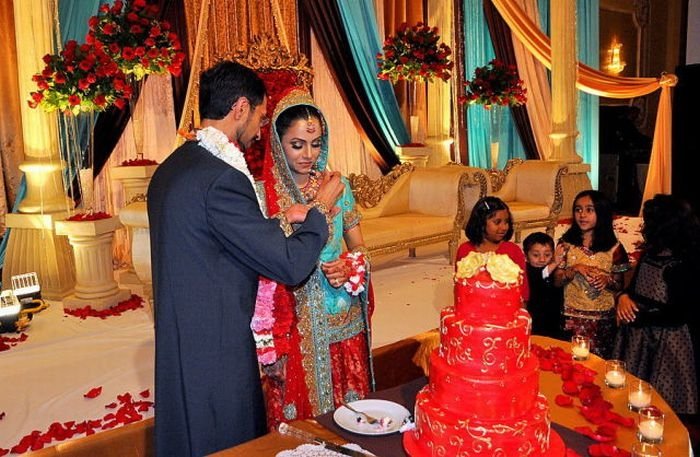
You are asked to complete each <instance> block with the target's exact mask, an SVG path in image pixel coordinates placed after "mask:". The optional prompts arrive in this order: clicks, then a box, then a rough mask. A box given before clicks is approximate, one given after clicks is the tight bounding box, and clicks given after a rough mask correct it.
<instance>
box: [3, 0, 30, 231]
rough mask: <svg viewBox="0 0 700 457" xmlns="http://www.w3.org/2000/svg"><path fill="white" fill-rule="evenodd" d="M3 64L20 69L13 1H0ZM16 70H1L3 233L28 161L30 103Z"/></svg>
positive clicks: (6, 66) (9, 67)
mask: <svg viewBox="0 0 700 457" xmlns="http://www.w3.org/2000/svg"><path fill="white" fill-rule="evenodd" d="M0 67H2V68H5V69H14V68H17V46H16V45H15V20H14V7H13V4H12V2H11V1H10V2H0ZM17 78H18V76H17V72H16V71H2V72H0V105H1V106H2V107H3V109H2V111H0V169H1V170H2V177H3V179H0V236H2V234H3V233H4V232H5V214H7V213H8V212H9V211H11V210H12V205H13V203H14V201H15V197H16V195H17V190H18V188H19V184H20V180H21V178H22V172H21V171H20V170H19V164H20V163H21V162H22V161H23V160H24V143H23V141H22V116H21V114H20V105H21V104H22V103H26V102H25V101H24V100H22V99H21V97H20V93H19V82H18V80H17Z"/></svg>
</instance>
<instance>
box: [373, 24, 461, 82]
mask: <svg viewBox="0 0 700 457" xmlns="http://www.w3.org/2000/svg"><path fill="white" fill-rule="evenodd" d="M438 41H440V35H438V29H437V27H432V28H431V27H428V26H427V25H425V24H423V23H422V22H419V23H417V24H416V25H414V26H413V27H409V26H408V24H406V23H403V24H401V26H399V29H398V30H397V31H396V35H395V36H390V37H388V38H387V39H386V40H385V41H384V47H383V48H382V50H383V51H384V54H382V53H378V54H377V65H378V66H379V73H378V74H377V77H378V78H379V79H385V80H391V82H392V83H395V82H396V81H401V80H405V81H417V82H425V81H428V82H431V81H432V80H433V78H440V79H442V80H443V81H447V80H448V79H450V77H451V76H452V75H451V73H450V70H451V69H452V62H451V61H450V54H452V50H451V49H450V47H449V46H447V45H446V44H445V43H439V44H438Z"/></svg>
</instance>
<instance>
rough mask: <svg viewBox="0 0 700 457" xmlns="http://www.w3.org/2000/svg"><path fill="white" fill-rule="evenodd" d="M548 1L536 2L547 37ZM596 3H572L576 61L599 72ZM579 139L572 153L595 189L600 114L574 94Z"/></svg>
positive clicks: (595, 104)
mask: <svg viewBox="0 0 700 457" xmlns="http://www.w3.org/2000/svg"><path fill="white" fill-rule="evenodd" d="M549 1H550V0H538V6H539V9H540V20H541V23H540V28H541V29H542V30H543V31H544V32H545V33H546V34H547V35H549V30H550V23H549ZM599 10H600V0H578V1H577V2H576V30H577V34H576V43H577V52H578V60H580V61H581V62H583V63H585V64H586V65H588V66H590V67H592V68H599V67H600V61H599V54H598V53H599V52H600V51H599V45H600V36H599V35H600V16H599V14H598V12H599ZM578 95H579V97H578V114H577V116H578V120H577V124H578V125H577V128H578V131H579V136H578V138H577V139H576V152H578V153H579V154H580V155H581V157H583V162H584V163H588V164H590V165H591V172H590V173H589V174H588V177H589V178H590V179H591V186H593V188H594V189H597V188H598V174H599V173H598V168H599V157H600V150H599V144H598V136H599V125H600V110H599V97H597V96H594V95H590V94H586V93H584V92H582V91H579V92H578Z"/></svg>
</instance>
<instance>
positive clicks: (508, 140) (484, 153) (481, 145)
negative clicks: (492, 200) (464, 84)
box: [463, 0, 525, 168]
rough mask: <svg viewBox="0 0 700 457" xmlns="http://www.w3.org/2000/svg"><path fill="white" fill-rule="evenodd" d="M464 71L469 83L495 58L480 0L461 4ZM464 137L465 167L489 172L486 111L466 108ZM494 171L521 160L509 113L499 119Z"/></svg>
mask: <svg viewBox="0 0 700 457" xmlns="http://www.w3.org/2000/svg"><path fill="white" fill-rule="evenodd" d="M463 7H464V17H465V23H464V42H465V45H464V69H465V72H466V79H471V78H472V76H473V73H474V69H475V68H476V67H481V66H483V65H486V64H487V63H488V62H489V61H490V60H492V59H493V58H494V57H495V53H494V49H493V45H492V42H491V38H490V37H489V32H488V27H487V23H486V19H485V17H484V10H483V1H482V0H464V2H463ZM467 134H468V137H469V144H468V149H469V165H471V166H473V167H479V168H491V155H490V143H491V125H490V114H489V111H488V110H486V109H484V107H483V106H479V105H467ZM498 139H499V152H500V153H499V156H498V168H503V166H504V165H505V164H506V162H507V161H508V159H512V158H525V153H524V150H523V145H522V143H521V141H520V137H519V136H518V133H517V131H516V130H515V127H514V125H513V121H512V119H511V116H510V112H509V111H507V112H506V113H505V115H504V116H503V119H502V122H501V128H500V132H499V138H498Z"/></svg>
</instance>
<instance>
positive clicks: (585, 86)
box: [492, 0, 678, 202]
mask: <svg viewBox="0 0 700 457" xmlns="http://www.w3.org/2000/svg"><path fill="white" fill-rule="evenodd" d="M492 1H493V4H494V5H495V6H496V8H497V9H498V11H499V12H500V13H501V15H502V16H503V19H504V20H505V21H506V22H507V23H508V25H509V26H510V28H511V31H512V32H513V34H514V35H515V36H516V37H517V38H518V39H519V40H520V41H521V42H523V44H524V45H525V47H526V48H527V49H528V50H529V51H530V52H531V53H532V54H533V55H535V57H536V58H537V59H538V60H539V61H540V62H542V63H543V64H544V65H545V66H547V68H551V62H552V60H551V55H552V52H551V47H550V42H549V38H548V37H547V36H546V35H544V34H543V33H542V32H541V31H540V30H539V28H538V27H537V25H536V24H534V23H533V22H532V21H531V20H530V19H529V18H528V17H527V15H526V14H525V13H524V12H523V10H522V9H521V8H520V7H518V5H517V4H515V2H512V1H508V0H492ZM677 80H678V78H677V77H676V76H675V75H671V74H664V75H662V76H661V77H660V78H625V77H620V76H610V75H607V74H605V73H602V72H600V71H597V70H595V69H593V68H591V67H589V66H587V65H584V64H582V63H580V62H579V63H578V79H577V86H578V87H579V89H581V90H583V91H585V92H587V93H590V94H594V95H598V96H605V97H610V98H632V97H641V96H642V95H647V94H650V93H652V92H654V91H656V90H657V89H659V88H661V97H660V99H659V109H658V112H657V115H656V124H655V127H654V140H653V143H652V147H651V159H650V161H649V172H648V174H647V181H646V185H645V187H644V196H643V198H642V201H643V202H644V201H646V200H648V199H650V198H651V197H653V196H654V195H655V194H656V193H665V194H670V193H671V93H670V92H671V88H672V87H673V86H675V85H676V82H677Z"/></svg>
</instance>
